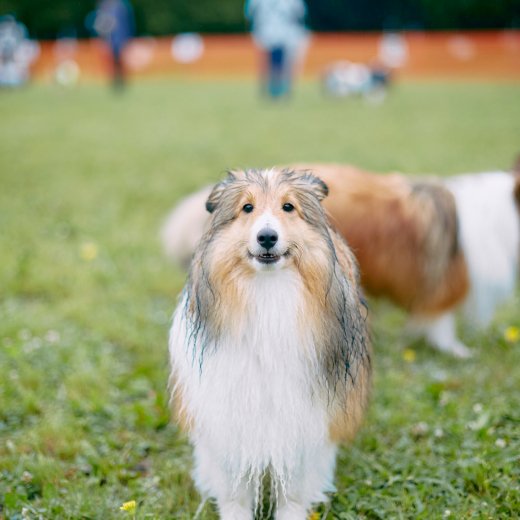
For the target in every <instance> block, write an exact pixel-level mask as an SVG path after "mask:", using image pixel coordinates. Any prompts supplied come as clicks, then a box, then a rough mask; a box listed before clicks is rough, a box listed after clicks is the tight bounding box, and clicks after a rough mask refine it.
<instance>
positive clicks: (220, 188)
mask: <svg viewBox="0 0 520 520" xmlns="http://www.w3.org/2000/svg"><path fill="white" fill-rule="evenodd" d="M235 179H236V176H235V174H234V173H233V172H232V171H229V172H228V175H227V177H226V178H225V179H224V180H223V181H220V182H219V183H217V184H216V185H215V187H214V188H213V190H212V191H211V193H210V194H209V197H208V200H207V201H206V210H207V211H208V212H209V213H213V212H214V211H215V209H216V207H217V205H218V203H219V202H220V199H221V197H222V193H223V192H224V190H225V189H226V188H227V186H229V185H230V184H231V183H232V182H233V181H234V180H235Z"/></svg>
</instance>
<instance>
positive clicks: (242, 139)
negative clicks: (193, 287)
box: [0, 80, 520, 519]
mask: <svg viewBox="0 0 520 520" xmlns="http://www.w3.org/2000/svg"><path fill="white" fill-rule="evenodd" d="M256 93H257V92H256V89H255V86H254V85H253V84H252V83H247V82H219V83H190V82H185V81H178V82H176V81H173V80H172V81H166V80H164V81H157V82H146V83H140V84H136V85H133V86H132V87H131V88H130V89H129V90H128V91H127V92H126V93H125V94H124V95H122V96H119V97H118V96H114V95H112V92H110V91H108V89H105V88H104V87H103V86H81V87H79V88H77V89H76V90H61V89H59V88H56V87H51V86H33V87H29V88H27V89H25V90H21V91H17V92H7V91H5V92H0V114H1V118H0V374H1V375H0V519H1V518H6V519H7V518H9V519H33V518H34V519H36V518H45V519H48V518H51V519H54V518H60V519H61V518H72V519H110V518H121V519H122V518H125V517H126V518H133V517H134V514H135V517H136V518H161V519H162V518H174V519H188V518H191V517H193V515H194V513H195V511H196V509H197V507H198V505H199V497H198V495H197V492H196V491H195V489H194V487H193V485H192V483H191V480H190V477H189V472H190V465H191V461H190V448H189V445H188V444H187V442H186V439H185V438H184V437H182V436H181V435H180V434H179V433H178V432H177V430H176V428H175V426H174V425H171V424H170V423H169V416H168V409H167V399H168V397H167V392H166V381H167V374H168V368H167V333H168V324H169V317H170V314H171V312H172V310H173V308H174V305H175V301H176V295H177V293H178V292H179V290H180V288H181V287H182V285H183V281H184V275H183V273H182V272H181V271H179V270H176V269H175V268H173V267H171V266H170V265H168V263H167V261H166V260H165V259H164V258H163V255H162V252H161V248H160V244H159V242H158V237H157V235H158V229H159V227H160V224H161V221H162V219H163V217H164V216H165V214H166V213H167V212H168V210H169V209H170V207H171V206H172V205H173V203H175V202H176V201H177V200H178V199H179V198H180V197H182V196H183V195H185V194H186V193H189V192H190V191H191V190H193V189H195V188H197V187H199V186H201V185H202V184H204V183H206V182H208V181H212V180H216V179H218V178H219V177H220V176H222V174H223V172H224V170H225V169H226V168H229V167H237V166H269V165H273V164H281V163H289V162H295V161H342V162H351V163H354V164H357V165H360V166H364V167H366V168H371V169H374V170H382V171H385V170H401V171H403V172H406V173H419V172H425V173H437V174H441V175H445V174H450V173H455V172H465V171H478V170H485V169H497V168H507V167H509V166H510V165H511V163H512V161H513V159H514V156H515V155H516V153H517V152H520V139H519V138H520V98H519V95H518V94H519V92H518V85H506V84H502V85H498V84H445V83H438V84H433V83H424V84H405V85H397V86H396V87H395V89H394V92H393V93H392V95H391V96H390V98H389V99H388V100H387V102H386V103H384V104H383V105H381V106H372V105H367V104H366V103H364V102H362V101H359V100H341V101H332V100H327V99H324V98H322V97H321V95H320V93H319V92H318V88H317V87H315V86H313V85H311V84H306V85H302V86H300V87H299V88H298V91H297V95H296V96H295V98H294V99H293V100H292V102H291V103H289V104H269V103H265V102H262V101H260V100H259V99H258V98H257V96H256ZM518 309H519V299H518V298H517V299H516V301H515V302H512V303H511V305H509V306H507V307H505V308H503V309H501V311H500V313H499V315H498V316H497V318H496V320H495V322H494V323H493V325H492V326H491V327H490V328H489V329H488V330H487V331H484V332H477V331H473V330H470V329H468V328H464V327H463V326H462V329H461V334H462V337H463V339H464V341H466V342H467V343H468V344H469V345H470V346H471V347H473V348H474V350H475V351H476V356H475V358H474V359H472V360H470V361H458V360H454V359H451V358H449V357H447V356H444V355H441V354H438V353H436V352H433V351H432V350H430V349H429V348H428V347H427V346H425V345H424V344H422V343H420V342H415V343H413V344H411V345H410V344H408V343H407V342H406V340H405V338H404V336H403V332H402V326H403V324H404V316H403V314H402V313H400V312H399V311H397V310H395V309H393V308H391V307H390V306H388V305H386V304H384V303H381V302H372V304H371V313H372V316H373V318H372V321H373V336H374V347H375V360H374V367H375V381H374V383H375V386H374V393H373V400H372V405H371V408H370V412H369V414H368V416H367V420H366V423H365V426H364V428H363V430H362V431H361V432H360V434H359V436H358V437H357V440H356V442H355V443H354V445H353V446H351V447H346V448H345V449H344V450H342V451H341V455H340V457H339V460H338V470H337V487H338V491H337V493H335V494H334V495H332V497H331V504H330V506H327V507H324V506H321V507H320V508H318V510H317V511H318V513H320V514H321V515H322V516H323V517H326V518H328V519H332V518H339V519H357V518H369V519H376V518H378V519H390V518H391V519H393V518H414V519H415V518H419V519H436V518H448V517H450V518H456V519H460V518H489V519H497V518H512V517H518V514H519V511H520V458H519V454H520V372H519V367H520V341H518V340H514V338H509V341H508V340H507V339H506V338H505V335H504V332H505V331H506V329H507V327H510V326H516V327H519V326H520V312H519V311H518ZM130 500H135V501H136V502H137V507H136V510H135V512H134V513H132V512H125V511H120V506H121V504H122V503H123V502H126V501H130ZM201 518H203V519H215V518H216V513H215V510H214V508H213V506H212V505H211V504H207V505H206V506H205V507H204V509H203V512H202V514H201Z"/></svg>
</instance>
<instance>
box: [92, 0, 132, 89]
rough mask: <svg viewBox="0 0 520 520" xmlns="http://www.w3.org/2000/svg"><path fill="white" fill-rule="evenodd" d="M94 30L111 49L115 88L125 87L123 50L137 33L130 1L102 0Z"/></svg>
mask: <svg viewBox="0 0 520 520" xmlns="http://www.w3.org/2000/svg"><path fill="white" fill-rule="evenodd" d="M94 29H95V30H96V32H97V33H98V34H99V35H100V36H101V37H102V38H103V39H104V40H105V42H106V43H107V44H108V46H109V47H110V53H111V55H112V66H113V67H112V74H113V75H112V78H113V84H114V87H116V88H120V87H123V86H124V84H125V69H124V63H123V50H124V48H125V47H126V45H127V44H128V42H129V41H130V40H131V39H132V38H133V36H134V32H135V22H134V11H133V9H132V6H131V5H130V3H129V2H128V0H101V1H100V2H99V5H98V9H97V12H96V18H95V21H94Z"/></svg>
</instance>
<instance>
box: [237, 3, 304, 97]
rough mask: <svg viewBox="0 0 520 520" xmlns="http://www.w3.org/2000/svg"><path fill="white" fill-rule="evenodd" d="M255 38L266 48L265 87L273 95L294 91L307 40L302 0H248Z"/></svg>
mask: <svg viewBox="0 0 520 520" xmlns="http://www.w3.org/2000/svg"><path fill="white" fill-rule="evenodd" d="M244 10H245V16H246V18H247V19H248V20H249V21H250V22H251V24H252V34H253V40H254V41H255V43H256V44H257V45H258V47H259V48H260V49H262V50H263V51H264V63H263V64H262V91H263V92H265V93H266V94H267V95H269V96H270V97H272V98H280V97H283V96H288V95H289V94H290V92H291V87H292V80H293V75H294V72H295V67H296V65H297V62H298V60H299V59H301V57H302V53H303V51H304V48H305V44H306V42H307V40H308V31H307V29H306V28H305V25H304V18H305V14H306V11H307V9H306V6H305V3H304V1H303V0H247V1H246V5H245V9H244Z"/></svg>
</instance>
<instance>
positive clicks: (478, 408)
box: [473, 403, 483, 413]
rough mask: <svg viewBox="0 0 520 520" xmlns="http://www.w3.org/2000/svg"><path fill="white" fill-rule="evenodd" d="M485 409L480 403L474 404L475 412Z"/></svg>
mask: <svg viewBox="0 0 520 520" xmlns="http://www.w3.org/2000/svg"><path fill="white" fill-rule="evenodd" d="M482 410H483V406H482V405H481V404H480V403H475V404H474V405H473V412H474V413H480V412H482Z"/></svg>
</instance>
